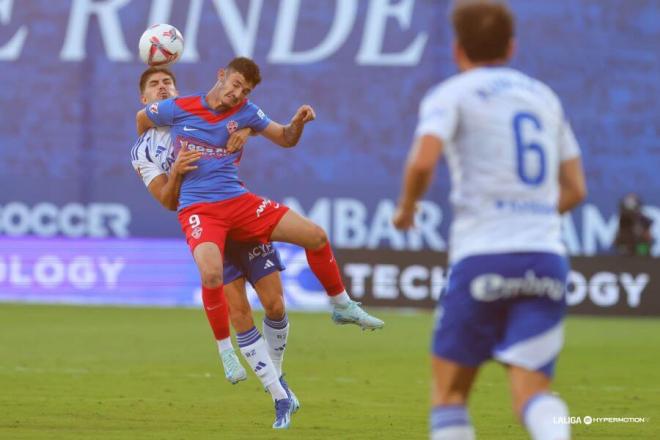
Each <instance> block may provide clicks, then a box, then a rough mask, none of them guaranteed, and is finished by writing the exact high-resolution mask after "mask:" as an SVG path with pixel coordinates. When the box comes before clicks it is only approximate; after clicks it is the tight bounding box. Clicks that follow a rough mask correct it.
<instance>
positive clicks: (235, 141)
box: [227, 128, 252, 153]
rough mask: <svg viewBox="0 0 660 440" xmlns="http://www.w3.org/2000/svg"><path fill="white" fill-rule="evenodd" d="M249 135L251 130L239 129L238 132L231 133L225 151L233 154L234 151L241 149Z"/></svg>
mask: <svg viewBox="0 0 660 440" xmlns="http://www.w3.org/2000/svg"><path fill="white" fill-rule="evenodd" d="M250 134H252V129H251V128H241V129H240V130H236V131H235V132H233V133H232V134H231V136H229V139H228V140H227V151H228V152H230V153H235V152H236V151H238V150H240V149H241V148H243V147H244V146H245V144H246V142H247V139H248V137H249V136H250Z"/></svg>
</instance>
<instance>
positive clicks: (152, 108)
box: [149, 102, 158, 114]
mask: <svg viewBox="0 0 660 440" xmlns="http://www.w3.org/2000/svg"><path fill="white" fill-rule="evenodd" d="M149 111H150V112H151V113H155V114H158V103H157V102H154V103H153V104H151V105H150V106H149Z"/></svg>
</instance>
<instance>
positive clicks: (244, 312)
mask: <svg viewBox="0 0 660 440" xmlns="http://www.w3.org/2000/svg"><path fill="white" fill-rule="evenodd" d="M224 294H225V297H226V298H227V302H228V304H229V316H230V320H231V323H232V325H233V327H234V329H235V330H236V332H237V333H240V332H244V331H247V330H249V329H250V328H252V327H254V321H253V320H252V309H251V308H250V303H249V302H248V301H247V298H246V294H245V279H244V278H236V279H234V280H233V281H231V282H230V283H229V284H227V285H225V286H224ZM220 359H221V360H222V366H223V367H224V370H225V377H226V378H227V380H228V381H229V382H231V383H232V384H236V383H238V382H240V381H243V380H246V379H247V373H246V371H245V368H243V365H241V363H240V361H239V360H238V356H236V353H235V351H234V349H233V347H231V348H230V349H228V348H225V349H221V350H220Z"/></svg>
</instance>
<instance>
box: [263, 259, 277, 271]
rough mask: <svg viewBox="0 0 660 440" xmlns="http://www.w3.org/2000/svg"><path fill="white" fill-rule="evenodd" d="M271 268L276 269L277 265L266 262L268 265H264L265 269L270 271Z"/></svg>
mask: <svg viewBox="0 0 660 440" xmlns="http://www.w3.org/2000/svg"><path fill="white" fill-rule="evenodd" d="M271 267H275V263H273V262H272V261H270V260H266V264H264V269H270V268H271Z"/></svg>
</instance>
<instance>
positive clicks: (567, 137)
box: [558, 118, 580, 162]
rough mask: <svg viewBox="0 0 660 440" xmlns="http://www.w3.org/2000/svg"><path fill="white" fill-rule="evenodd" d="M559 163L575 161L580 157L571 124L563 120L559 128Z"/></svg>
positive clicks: (578, 146)
mask: <svg viewBox="0 0 660 440" xmlns="http://www.w3.org/2000/svg"><path fill="white" fill-rule="evenodd" d="M558 142H559V161H560V162H565V161H567V160H571V159H575V158H576V157H579V156H580V145H578V142H577V139H575V134H573V129H572V128H571V124H569V123H568V121H567V120H566V119H565V118H563V120H562V122H561V125H560V127H559V139H558Z"/></svg>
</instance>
